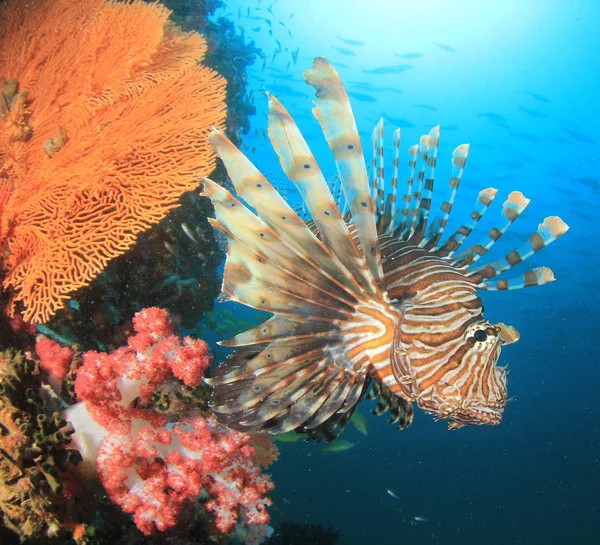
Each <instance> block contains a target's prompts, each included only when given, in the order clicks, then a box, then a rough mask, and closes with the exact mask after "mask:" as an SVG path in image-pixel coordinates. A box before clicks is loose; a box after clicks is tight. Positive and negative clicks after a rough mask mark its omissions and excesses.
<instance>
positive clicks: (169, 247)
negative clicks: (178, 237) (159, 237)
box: [163, 240, 179, 257]
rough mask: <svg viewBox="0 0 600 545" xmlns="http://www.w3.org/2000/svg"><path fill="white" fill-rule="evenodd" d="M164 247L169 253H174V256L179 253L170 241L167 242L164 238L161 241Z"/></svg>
mask: <svg viewBox="0 0 600 545" xmlns="http://www.w3.org/2000/svg"><path fill="white" fill-rule="evenodd" d="M163 244H164V247H165V248H166V250H167V252H169V253H170V254H171V255H174V256H175V257H177V256H178V255H179V252H178V251H177V250H176V249H175V247H174V246H173V245H172V244H171V243H170V242H167V241H166V240H165V241H164V242H163Z"/></svg>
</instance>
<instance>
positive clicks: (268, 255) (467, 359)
mask: <svg viewBox="0 0 600 545" xmlns="http://www.w3.org/2000/svg"><path fill="white" fill-rule="evenodd" d="M304 78H305V80H306V82H307V83H308V84H309V85H311V86H312V87H314V88H315V90H316V100H315V102H314V109H313V114H314V116H315V117H316V119H317V120H318V122H319V124H320V125H321V127H322V130H323V133H324V136H325V138H326V140H327V143H328V145H329V147H330V148H331V151H332V152H333V155H334V159H335V162H336V166H337V170H338V175H339V178H340V181H341V185H342V188H343V192H344V196H345V200H346V203H347V205H348V207H349V211H348V212H346V213H344V212H343V211H341V210H340V205H339V203H338V202H337V201H336V199H335V198H334V197H333V195H332V193H331V190H330V188H329V186H328V184H327V182H326V181H325V179H324V177H323V174H322V173H321V170H320V169H319V166H318V165H317V163H316V161H315V158H314V156H313V155H312V153H311V151H310V149H309V147H308V145H307V143H306V141H305V140H304V138H303V136H302V134H301V133H300V131H299V129H298V127H297V126H296V124H295V123H294V121H293V119H292V118H291V116H290V115H289V113H288V112H287V111H286V110H285V108H284V107H283V106H282V105H281V103H280V102H279V101H278V100H277V99H276V98H275V97H274V96H272V95H270V94H269V93H267V96H268V103H269V111H268V132H269V137H270V140H271V143H272V145H273V147H274V149H275V152H276V153H277V155H278V157H279V160H280V162H281V166H282V168H283V170H284V172H285V174H286V175H287V177H288V178H289V179H290V180H291V181H292V182H293V183H294V185H295V186H296V188H297V189H298V191H299V193H300V195H301V197H302V199H303V201H304V203H305V205H306V207H307V209H308V212H309V214H310V220H307V221H304V220H303V219H302V218H301V217H300V216H299V214H298V213H297V212H296V211H295V210H294V209H293V208H292V207H291V206H290V205H289V204H288V203H287V202H286V201H285V200H284V199H283V198H282V197H281V195H280V194H279V193H278V192H277V191H276V190H275V189H274V188H273V186H272V185H271V184H270V183H269V182H268V181H267V179H266V178H265V177H264V176H263V175H262V174H261V173H260V171H259V170H258V169H257V168H256V167H255V166H254V165H253V164H252V163H251V162H250V160H249V159H248V158H247V157H246V156H244V155H243V153H242V152H241V151H240V150H238V149H237V148H236V147H235V146H234V145H233V144H232V143H231V142H230V141H229V140H228V139H227V138H226V137H225V136H224V135H223V133H221V132H219V131H217V130H214V131H213V132H212V134H211V136H210V143H211V145H212V147H213V148H214V150H215V152H216V153H217V155H218V156H219V157H220V158H221V159H222V160H223V163H224V164H225V167H226V168H227V172H228V175H229V177H230V179H231V181H232V183H233V186H234V187H235V191H236V193H237V195H238V196H239V197H241V198H242V199H243V200H244V201H245V203H247V204H244V203H243V202H242V201H240V200H238V198H236V196H234V195H233V194H232V193H230V192H229V191H228V190H226V189H224V188H223V187H221V186H220V185H218V184H216V183H215V182H213V181H211V180H208V179H205V180H204V189H203V194H204V195H205V196H207V197H209V198H210V199H211V200H212V203H213V205H214V209H215V216H216V219H211V223H212V225H213V226H214V227H215V228H217V229H218V230H220V231H222V232H223V233H224V234H225V236H226V237H227V239H228V252H227V260H226V264H225V271H224V278H223V286H222V291H223V293H224V294H225V295H226V296H228V297H229V299H231V300H233V301H237V302H240V303H243V304H244V305H247V306H250V307H254V308H256V309H260V310H264V311H268V312H270V313H272V314H273V316H272V317H271V318H269V319H268V320H267V321H265V322H264V323H263V324H262V325H260V326H258V327H256V328H253V329H249V330H247V331H244V332H242V333H240V334H238V335H236V336H235V337H234V338H232V339H230V340H227V341H223V342H222V343H221V344H222V345H224V346H228V347H233V348H235V351H234V352H233V353H232V354H231V355H230V356H229V357H227V358H226V359H225V361H224V362H223V363H222V364H221V365H220V367H219V369H218V370H217V372H216V373H215V376H214V377H213V378H211V379H207V382H208V383H209V384H210V385H211V386H212V387H213V393H212V397H211V406H212V408H213V409H214V411H215V412H216V413H217V414H218V415H219V417H220V419H221V421H222V422H223V423H225V424H226V425H228V426H230V427H232V428H235V429H238V430H242V431H249V432H261V431H262V432H264V431H268V432H269V433H271V434H283V433H286V432H289V431H292V430H295V431H297V432H304V433H307V434H308V438H309V439H312V440H316V441H332V440H334V439H336V438H337V437H338V436H339V434H340V433H341V431H342V430H343V429H344V426H345V425H346V424H347V422H348V421H349V419H350V417H351V416H352V413H353V411H354V410H355V408H356V407H357V404H358V402H359V401H360V400H361V399H362V398H363V397H365V396H366V397H367V398H369V399H378V402H377V406H376V409H375V410H374V413H375V414H383V413H384V412H386V411H387V410H389V411H390V415H391V419H390V420H391V422H392V423H397V424H398V428H399V429H404V428H406V427H408V426H409V425H410V424H411V422H412V419H413V406H412V405H413V403H416V405H417V406H418V407H420V408H421V409H422V410H423V411H425V412H426V413H428V414H430V415H433V416H434V417H435V418H436V419H444V420H448V421H449V427H450V428H451V429H455V428H460V427H462V426H465V425H467V424H478V425H481V424H498V423H499V422H500V421H501V419H502V414H503V412H504V409H505V406H506V403H507V393H506V377H507V372H506V369H505V368H502V367H497V366H496V363H497V361H498V357H499V356H500V351H501V348H502V346H503V345H505V344H510V343H513V342H515V341H517V340H518V339H519V334H518V332H517V331H516V330H515V329H514V328H513V327H511V326H507V325H505V324H503V323H498V324H491V323H490V322H488V320H486V319H485V318H484V317H483V306H482V302H481V300H480V298H479V297H478V296H477V290H509V289H518V288H524V287H529V286H538V285H541V284H546V283H548V282H551V281H553V280H554V275H553V273H552V271H551V270H550V269H548V268H546V267H540V268H534V269H532V270H530V271H529V272H526V273H525V274H523V275H522V276H520V277H518V278H514V279H509V280H494V279H495V278H496V277H497V276H499V275H501V274H502V273H504V272H505V271H507V270H509V269H511V268H512V267H513V266H515V265H517V264H518V263H521V262H522V261H524V260H525V259H527V258H528V257H529V256H531V255H532V254H533V253H534V252H537V251H538V250H540V249H541V248H543V247H544V246H547V245H548V244H549V243H551V242H552V241H554V240H555V239H556V238H558V237H559V236H561V235H562V234H563V233H565V231H566V230H567V229H568V226H567V225H566V224H565V223H564V222H563V221H562V220H561V219H560V218H558V217H548V218H546V219H545V220H544V221H543V223H542V224H540V225H539V228H538V230H537V232H536V233H534V234H533V235H532V236H531V237H530V238H529V240H528V242H526V243H525V244H523V245H522V246H521V247H520V248H518V249H516V250H513V251H511V252H509V253H508V254H506V256H505V257H504V258H502V259H499V260H497V261H494V262H492V263H488V264H486V265H478V266H475V265H476V263H477V262H478V261H479V259H480V258H481V257H483V256H484V255H485V254H486V253H487V252H488V250H490V248H491V247H492V246H493V245H494V243H495V242H496V241H498V239H500V237H501V236H502V235H503V234H504V233H505V232H506V230H507V229H508V227H509V226H510V225H511V224H512V223H513V221H514V220H515V219H516V218H517V217H518V216H519V215H520V214H521V213H522V212H523V210H525V208H526V206H527V204H528V203H529V200H528V199H526V198H525V197H524V196H523V194H522V193H520V192H518V191H515V192H512V193H510V194H509V195H508V199H507V200H506V202H505V203H504V205H503V208H502V213H501V218H500V220H499V221H498V222H497V224H496V225H495V226H494V227H493V228H492V229H491V230H490V231H489V233H488V234H487V236H486V237H485V238H484V240H482V241H481V242H479V243H477V244H474V245H473V246H471V247H470V248H468V249H466V250H463V251H460V252H459V250H460V249H461V247H462V245H463V243H464V241H465V239H466V238H467V236H469V234H470V233H471V232H472V231H473V229H474V228H475V226H476V225H477V224H478V222H479V220H480V219H481V217H482V216H483V214H484V213H485V211H486V210H487V208H488V207H489V205H490V203H491V202H492V201H493V200H494V197H495V196H496V189H493V188H487V189H484V190H483V191H481V192H480V193H479V195H478V198H477V201H476V204H475V207H474V210H473V211H472V212H471V215H470V218H469V221H468V222H467V223H465V224H464V225H462V226H461V227H460V228H459V229H458V230H457V231H456V232H455V233H454V234H452V235H451V236H450V237H448V238H447V239H446V240H445V241H444V242H442V235H443V233H444V228H445V226H446V223H447V222H448V218H449V215H450V211H451V209H452V205H453V202H454V198H455V195H456V191H457V189H458V186H459V184H460V181H461V178H462V175H463V169H464V167H465V163H466V160H467V155H468V151H469V146H468V145H466V144H463V145H460V146H458V147H457V148H456V149H455V150H454V152H453V154H452V168H453V169H452V175H451V178H450V183H449V185H450V191H449V196H448V198H447V200H445V201H443V203H442V205H441V212H440V214H439V217H438V218H437V220H436V221H432V222H430V221H429V213H430V205H431V199H432V193H433V184H434V174H435V168H436V162H437V149H438V140H439V134H440V130H439V126H438V127H435V128H433V129H432V130H431V131H430V132H429V134H428V135H426V136H422V137H421V138H420V142H419V144H418V145H414V146H412V147H411V148H410V149H409V151H408V153H409V166H410V176H409V178H408V182H407V188H406V193H405V194H404V196H403V197H402V198H398V199H397V180H398V155H399V146H400V130H399V129H398V130H396V131H395V132H394V136H393V147H394V152H395V156H394V162H393V167H394V173H393V178H392V181H391V191H388V192H387V193H386V188H385V187H384V169H383V165H384V161H383V143H382V141H383V122H382V121H380V122H379V124H378V125H377V127H376V128H375V131H374V133H373V151H374V157H373V176H372V183H371V184H369V178H368V174H367V169H366V164H365V159H364V156H363V152H362V148H361V143H360V139H359V135H358V132H357V128H356V123H355V120H354V116H353V113H352V110H351V107H350V103H349V100H348V96H347V94H346V91H345V90H344V87H343V85H342V82H341V81H340V78H339V76H338V74H337V73H336V71H335V70H334V68H333V67H332V66H331V65H330V64H329V62H328V61H327V60H326V59H324V58H316V59H314V61H313V65H312V68H311V69H309V70H307V71H306V72H304ZM419 156H420V161H418V158H419ZM418 162H419V166H418V167H417V163H418ZM428 225H429V227H428Z"/></svg>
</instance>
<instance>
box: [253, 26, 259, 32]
mask: <svg viewBox="0 0 600 545" xmlns="http://www.w3.org/2000/svg"><path fill="white" fill-rule="evenodd" d="M252 30H253V32H260V27H259V26H255V27H254V28H253V29H252Z"/></svg>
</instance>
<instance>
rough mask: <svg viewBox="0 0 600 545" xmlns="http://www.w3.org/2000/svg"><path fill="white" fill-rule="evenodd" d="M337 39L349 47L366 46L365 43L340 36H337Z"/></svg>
mask: <svg viewBox="0 0 600 545" xmlns="http://www.w3.org/2000/svg"><path fill="white" fill-rule="evenodd" d="M337 39H338V40H341V41H342V42H344V43H345V44H347V45H365V43H364V42H361V41H360V40H352V39H350V38H342V37H341V36H340V35H339V34H338V35H337Z"/></svg>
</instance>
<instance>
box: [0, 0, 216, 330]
mask: <svg viewBox="0 0 600 545" xmlns="http://www.w3.org/2000/svg"><path fill="white" fill-rule="evenodd" d="M168 17H169V11H168V10H167V9H166V8H165V7H163V6H161V5H160V4H147V3H145V2H142V1H139V0H132V1H128V2H116V1H105V0H37V1H36V2H26V1H25V0H13V1H9V2H8V3H7V4H4V5H2V6H1V7H0V43H1V44H2V47H0V77H2V78H3V79H2V97H0V99H1V100H0V252H2V254H0V264H2V262H3V264H4V270H5V273H6V276H5V280H4V288H5V289H7V290H9V291H10V293H11V299H10V302H9V308H8V311H9V313H10V314H11V315H13V314H14V312H15V311H16V309H17V308H20V307H22V308H23V317H24V318H25V319H26V320H29V321H33V322H38V323H39V322H44V321H47V320H48V319H49V318H50V317H51V316H52V315H53V314H54V313H55V312H56V310H58V309H60V308H62V307H63V306H64V304H65V301H66V300H67V299H68V298H69V296H70V294H71V293H72V292H73V291H74V290H76V289H78V288H80V287H82V286H85V285H87V284H88V283H89V282H90V281H91V280H92V279H93V278H94V277H95V276H96V275H98V274H99V273H100V272H101V271H102V269H103V268H104V267H105V266H106V264H107V262H108V261H109V260H110V259H112V258H114V257H116V256H118V255H120V254H122V253H124V252H125V251H127V249H128V248H130V247H131V246H132V245H133V243H134V242H135V240H136V237H137V235H138V234H139V233H140V232H141V231H143V230H145V229H147V228H148V227H149V226H150V225H152V224H154V223H157V222H158V221H160V220H161V219H162V218H163V217H164V216H165V215H166V214H167V212H168V211H169V210H170V209H172V208H174V207H175V206H177V204H178V200H179V197H180V196H181V194H182V193H184V192H185V191H189V190H192V189H195V188H196V187H197V186H198V181H199V179H200V178H201V177H202V176H207V175H208V174H210V172H211V171H212V169H213V168H214V164H215V162H214V161H215V160H214V155H213V152H212V150H211V149H210V147H209V145H208V142H207V135H208V132H209V130H210V128H211V127H213V126H214V127H222V126H223V123H224V119H225V80H224V79H223V78H221V77H220V76H218V75H217V74H216V73H215V72H213V71H212V70H210V69H209V68H207V67H205V66H203V65H201V64H200V62H199V61H201V60H202V58H203V57H204V54H205V52H206V43H205V40H204V38H203V37H202V36H200V35H199V34H197V33H184V32H182V31H181V30H179V29H178V28H177V27H175V26H174V25H172V24H171V23H170V22H169V21H168Z"/></svg>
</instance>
